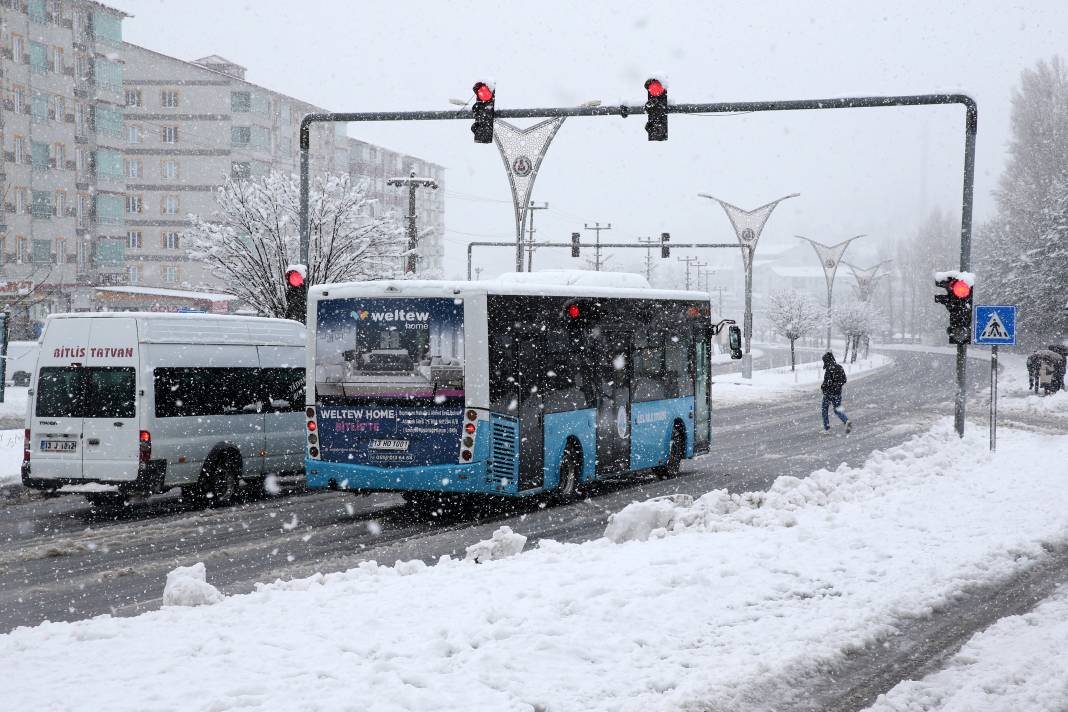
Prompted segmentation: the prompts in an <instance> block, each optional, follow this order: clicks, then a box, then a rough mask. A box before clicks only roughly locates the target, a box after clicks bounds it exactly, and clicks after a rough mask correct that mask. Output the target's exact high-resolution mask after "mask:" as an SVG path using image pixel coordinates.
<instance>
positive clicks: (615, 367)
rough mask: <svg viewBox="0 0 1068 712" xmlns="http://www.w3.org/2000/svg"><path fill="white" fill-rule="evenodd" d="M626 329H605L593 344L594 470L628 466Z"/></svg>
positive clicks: (617, 469) (629, 336)
mask: <svg viewBox="0 0 1068 712" xmlns="http://www.w3.org/2000/svg"><path fill="white" fill-rule="evenodd" d="M632 338H633V334H632V333H631V332H629V331H606V332H604V335H603V337H602V338H601V339H600V341H599V342H597V343H595V344H594V348H593V353H594V354H595V359H596V367H597V474H598V475H601V474H611V473H617V472H626V471H627V470H628V469H630V382H631V373H632V364H631V341H632Z"/></svg>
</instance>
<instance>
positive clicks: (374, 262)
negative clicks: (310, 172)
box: [184, 173, 406, 317]
mask: <svg viewBox="0 0 1068 712" xmlns="http://www.w3.org/2000/svg"><path fill="white" fill-rule="evenodd" d="M216 199H217V201H218V204H219V210H218V211H217V212H216V213H215V214H214V215H212V216H202V215H191V216H190V219H191V221H192V226H191V227H190V228H189V229H188V230H187V231H186V233H185V236H184V237H185V239H186V240H187V241H188V244H189V246H190V250H191V254H192V256H193V258H194V259H200V260H203V261H204V262H205V263H206V264H207V267H208V270H209V271H210V272H211V273H212V274H213V275H214V276H215V277H217V278H218V279H220V280H221V281H222V282H223V283H224V284H225V285H226V286H227V287H228V289H229V291H231V292H232V293H233V294H235V295H237V296H238V297H240V298H241V299H243V300H244V301H245V302H246V303H248V304H249V306H251V307H252V308H253V309H255V310H256V311H258V312H259V313H261V314H265V315H267V316H278V317H282V316H285V313H286V303H285V290H284V285H283V281H284V278H285V269H286V267H287V266H288V265H291V264H295V263H298V262H300V258H299V249H300V235H299V230H300V187H299V183H298V181H297V178H296V177H295V176H291V175H284V174H279V173H271V174H268V175H266V176H263V177H261V178H251V179H244V180H227V181H226V184H225V185H223V186H222V187H220V188H219V189H218V191H217V194H216ZM372 203H373V201H372V200H371V199H369V198H368V197H367V184H366V182H360V183H353V182H352V180H351V179H350V178H349V176H347V175H331V176H326V177H323V178H320V179H318V180H316V181H314V182H313V183H312V185H311V187H310V197H309V201H308V224H309V227H310V233H311V242H310V246H309V250H308V262H309V264H308V265H307V268H308V274H307V284H308V286H311V285H315V284H322V283H329V282H352V281H360V280H366V279H375V278H381V277H392V276H396V275H397V272H398V271H399V270H400V268H401V255H402V254H403V253H404V251H405V248H406V241H405V238H404V234H403V231H402V230H401V228H400V226H399V225H398V224H397V222H396V221H395V220H394V218H393V217H392V216H386V217H372V216H371V214H370V209H369V208H370V205H371V204H372Z"/></svg>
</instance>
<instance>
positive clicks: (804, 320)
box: [766, 292, 827, 371]
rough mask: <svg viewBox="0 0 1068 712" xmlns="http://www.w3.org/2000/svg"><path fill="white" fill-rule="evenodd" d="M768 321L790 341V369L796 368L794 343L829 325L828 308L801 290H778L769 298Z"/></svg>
mask: <svg viewBox="0 0 1068 712" xmlns="http://www.w3.org/2000/svg"><path fill="white" fill-rule="evenodd" d="M766 316H767V319H768V323H769V324H770V325H771V328H772V330H773V331H774V332H775V333H776V334H779V335H780V336H782V337H783V338H785V339H786V340H788V341H789V342H790V370H791V371H793V370H794V364H795V359H794V343H795V342H796V341H797V340H798V339H800V338H801V337H803V336H808V335H809V334H812V333H814V332H815V331H817V330H818V329H820V328H823V327H825V326H826V325H827V310H826V308H824V307H823V306H821V305H819V304H817V303H816V300H814V299H813V298H812V297H810V296H809V295H807V294H803V293H801V292H776V293H774V294H772V295H771V296H770V297H769V298H768V309H767V314H766Z"/></svg>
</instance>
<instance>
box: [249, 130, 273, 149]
mask: <svg viewBox="0 0 1068 712" xmlns="http://www.w3.org/2000/svg"><path fill="white" fill-rule="evenodd" d="M249 145H250V146H252V148H259V149H262V150H264V151H270V150H271V130H270V129H269V128H267V127H265V126H251V127H249Z"/></svg>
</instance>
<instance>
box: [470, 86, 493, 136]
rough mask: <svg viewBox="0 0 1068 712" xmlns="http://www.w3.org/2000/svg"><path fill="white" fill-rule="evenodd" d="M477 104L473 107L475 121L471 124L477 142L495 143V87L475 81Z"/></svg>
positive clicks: (472, 112)
mask: <svg viewBox="0 0 1068 712" xmlns="http://www.w3.org/2000/svg"><path fill="white" fill-rule="evenodd" d="M474 91H475V105H474V106H472V107H471V114H472V115H474V117H475V123H474V124H472V125H471V133H473V134H474V135H475V143H493V112H494V109H493V100H494V94H495V92H494V91H493V87H491V86H490V85H489V84H486V83H485V82H475V86H474Z"/></svg>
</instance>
